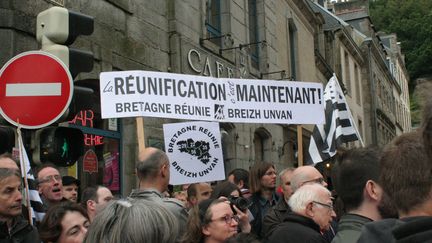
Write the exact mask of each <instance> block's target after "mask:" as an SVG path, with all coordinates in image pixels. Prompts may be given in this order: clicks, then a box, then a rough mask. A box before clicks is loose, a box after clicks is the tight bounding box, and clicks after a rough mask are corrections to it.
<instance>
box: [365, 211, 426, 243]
mask: <svg viewBox="0 0 432 243" xmlns="http://www.w3.org/2000/svg"><path fill="white" fill-rule="evenodd" d="M431 226H432V217H428V216H422V217H408V218H403V219H384V220H380V221H376V222H372V223H368V224H365V226H364V227H363V229H362V233H361V236H360V238H359V240H358V242H360V243H366V242H367V243H375V242H376V243H379V242H386V243H393V242H398V243H408V242H409V243H427V242H429V243H430V242H432V227H431Z"/></svg>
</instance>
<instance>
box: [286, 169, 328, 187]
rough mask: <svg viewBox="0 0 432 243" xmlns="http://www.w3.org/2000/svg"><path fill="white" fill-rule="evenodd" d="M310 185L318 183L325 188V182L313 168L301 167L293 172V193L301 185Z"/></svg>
mask: <svg viewBox="0 0 432 243" xmlns="http://www.w3.org/2000/svg"><path fill="white" fill-rule="evenodd" d="M311 183H318V184H321V185H323V186H324V187H327V182H326V181H325V180H324V178H323V176H322V175H321V173H320V172H319V171H318V170H317V169H315V167H313V166H301V167H298V168H297V169H295V170H294V172H293V175H292V178H291V188H292V190H293V191H296V190H297V189H298V188H299V187H301V186H302V185H305V184H311Z"/></svg>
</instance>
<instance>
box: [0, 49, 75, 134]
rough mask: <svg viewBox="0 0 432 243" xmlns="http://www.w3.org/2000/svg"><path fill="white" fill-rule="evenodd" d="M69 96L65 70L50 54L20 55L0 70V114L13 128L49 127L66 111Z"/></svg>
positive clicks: (67, 73)
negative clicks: (19, 126)
mask: <svg viewBox="0 0 432 243" xmlns="http://www.w3.org/2000/svg"><path fill="white" fill-rule="evenodd" d="M72 94H73V80H72V77H71V75H70V73H69V70H68V68H67V67H66V65H65V64H63V62H61V61H60V60H59V59H58V58H57V57H55V56H53V55H51V54H48V53H45V52H41V51H29V52H24V53H21V54H19V55H17V56H15V57H13V58H12V59H11V60H9V61H8V62H7V63H6V64H5V65H4V66H3V68H2V69H1V70H0V114H1V115H2V116H3V117H4V118H5V119H6V120H7V121H8V122H10V123H12V124H14V125H15V126H18V125H21V126H22V127H23V128H28V129H37V128H41V127H45V126H48V125H50V124H51V123H53V122H55V121H56V120H57V119H58V118H60V117H61V115H63V113H64V112H65V111H66V109H67V108H68V106H69V104H70V101H71V99H72Z"/></svg>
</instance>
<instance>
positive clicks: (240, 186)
mask: <svg viewBox="0 0 432 243" xmlns="http://www.w3.org/2000/svg"><path fill="white" fill-rule="evenodd" d="M237 186H238V187H239V188H243V187H244V181H243V180H240V181H239V183H238V185H237Z"/></svg>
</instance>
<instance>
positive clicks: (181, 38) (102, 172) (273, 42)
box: [0, 0, 409, 195]
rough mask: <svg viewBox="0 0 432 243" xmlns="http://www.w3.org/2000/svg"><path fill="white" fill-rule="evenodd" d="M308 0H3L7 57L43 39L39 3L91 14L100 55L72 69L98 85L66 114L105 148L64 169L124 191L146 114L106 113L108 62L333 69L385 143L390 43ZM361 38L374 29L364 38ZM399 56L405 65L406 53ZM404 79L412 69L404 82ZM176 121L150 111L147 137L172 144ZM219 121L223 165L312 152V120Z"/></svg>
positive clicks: (234, 69) (363, 122)
mask: <svg viewBox="0 0 432 243" xmlns="http://www.w3.org/2000/svg"><path fill="white" fill-rule="evenodd" d="M316 2H317V3H318V2H322V1H316ZM310 4H311V1H309V0H233V1H228V0H205V1H202V0H146V1H141V0H91V1H90V0H64V1H61V0H34V1H25V0H5V1H1V2H0V18H1V20H0V42H1V43H2V45H0V65H3V64H4V63H6V61H7V60H9V59H10V58H11V57H13V56H14V55H16V54H18V53H21V52H24V51H29V50H37V49H40V45H39V43H37V41H36V38H35V35H36V27H35V26H36V16H37V14H38V13H39V12H41V11H43V10H46V9H48V8H50V7H52V6H56V5H57V6H58V5H60V6H63V7H65V8H67V9H70V10H73V11H76V12H80V13H83V14H86V15H90V16H93V17H94V32H93V34H92V35H91V36H81V37H78V39H77V40H76V41H75V43H74V44H72V47H74V48H79V49H84V50H89V51H92V52H93V54H94V68H93V70H92V71H91V72H90V73H81V74H79V75H78V76H77V77H76V79H75V80H76V84H78V85H80V86H83V87H87V88H91V89H93V90H94V94H93V95H92V96H91V97H90V98H88V99H86V100H85V101H83V102H84V103H85V104H84V105H83V107H84V108H83V110H78V111H76V113H74V114H71V115H70V117H69V118H68V120H69V122H67V123H68V124H69V125H70V126H74V127H77V128H79V129H81V130H82V131H83V132H84V133H85V134H87V136H86V149H87V150H93V151H95V153H96V154H97V157H98V162H99V164H98V170H97V171H96V172H95V171H93V172H92V173H89V172H88V171H85V169H84V168H85V166H84V164H83V163H84V162H83V161H82V160H80V161H78V163H77V165H76V167H75V168H72V169H69V171H67V170H66V169H64V170H63V173H69V174H72V175H77V176H78V177H79V178H80V179H81V181H82V185H90V184H108V185H110V189H112V190H113V191H114V192H115V193H116V194H121V195H127V194H128V193H129V192H130V191H131V189H133V188H134V187H135V186H136V183H137V181H136V175H135V161H136V158H137V152H138V143H137V135H136V134H137V122H136V119H135V118H124V119H110V120H102V119H101V117H100V105H99V104H98V102H100V101H99V95H98V92H99V87H98V78H99V74H100V73H101V72H105V71H120V70H148V71H161V72H173V73H182V74H190V75H202V76H213V77H233V78H248V79H269V80H280V82H289V81H290V80H297V81H307V82H322V83H324V84H325V83H326V82H327V81H328V79H329V77H331V75H332V73H333V72H335V73H336V74H337V75H338V77H339V79H340V81H341V83H343V85H344V86H345V89H346V90H347V99H348V102H349V103H350V106H352V112H353V115H354V117H355V119H356V123H357V125H358V126H359V127H360V131H361V133H364V134H365V135H364V140H365V141H366V144H370V143H376V141H378V142H377V143H379V144H383V143H385V141H388V140H389V139H390V138H391V137H392V136H394V135H396V134H397V133H399V132H398V130H397V129H396V127H395V122H396V120H397V116H396V115H395V114H394V112H393V110H394V107H395V105H394V104H395V101H394V100H392V98H390V97H393V95H392V94H393V93H389V94H387V95H384V94H382V92H384V91H380V87H383V88H385V90H387V89H389V90H393V89H392V87H394V86H395V85H396V84H395V82H396V81H395V80H394V78H393V76H391V74H390V73H389V72H388V70H387V69H386V68H387V66H386V64H385V60H386V59H385V57H383V56H382V46H381V45H380V43H379V42H377V41H376V40H375V37H373V38H372V39H371V38H370V40H369V39H368V38H367V36H370V35H368V34H362V35H360V34H358V33H354V32H355V30H354V29H353V28H351V27H350V26H336V27H334V28H336V29H335V30H336V32H335V33H334V34H332V36H330V35H329V33H330V31H329V30H330V29H331V28H333V27H329V26H327V25H326V20H327V18H325V16H324V15H323V14H322V13H319V11H316V10H314V9H313V7H311V5H310ZM345 21H346V22H347V23H349V24H351V23H350V22H349V21H347V20H345ZM327 24H328V23H327ZM354 27H355V26H354ZM326 31H328V32H326ZM353 33H354V34H353ZM359 36H360V37H359ZM372 36H373V35H372ZM356 38H360V39H361V38H364V39H365V40H364V41H363V42H361V43H359V42H358V41H357V39H356ZM331 40H332V41H331ZM355 44H357V46H355ZM367 55H369V56H367ZM392 60H394V61H393V63H394V65H395V66H398V65H401V70H403V67H402V65H403V62H401V61H400V60H401V59H400V55H399V56H397V58H396V59H392ZM404 72H405V71H404ZM370 80H373V85H369V84H370ZM404 82H406V76H405V77H404V78H402V79H401V81H400V83H401V84H402V83H404ZM360 84H361V86H360ZM380 85H381V86H380ZM384 86H385V87H384ZM400 90H403V89H397V90H396V91H395V92H396V93H394V94H398V95H400V97H401V98H400V99H401V100H402V101H401V102H400V103H401V104H402V105H403V106H404V105H406V104H407V103H403V102H407V99H406V98H407V94H405V93H403V92H401V91H400ZM383 97H387V98H383ZM371 100H372V103H369V102H370V101H371ZM389 101H390V102H393V103H391V104H393V105H391V106H389V103H388V102H389ZM405 108H406V107H405V106H404V107H402V108H400V110H404V111H405V112H402V113H401V114H400V118H399V120H398V121H399V122H400V123H401V124H403V125H401V127H400V128H399V130H400V131H404V130H405V129H406V127H408V126H409V121H408V120H407V118H406V117H407V116H408V115H409V114H407V113H408V110H407V109H405ZM389 111H390V112H389ZM374 121H375V122H374ZM172 122H180V121H179V120H173V119H159V118H147V117H146V118H144V125H143V127H144V134H145V137H144V140H145V141H144V142H145V144H146V146H155V147H159V148H163V147H164V144H163V141H164V139H163V131H162V124H165V123H172ZM220 128H221V134H222V142H223V153H224V163H225V170H226V172H228V171H230V170H232V169H234V168H239V167H240V168H245V169H248V168H249V167H250V166H251V165H252V164H253V163H255V162H259V161H271V162H273V163H275V165H276V167H277V169H278V170H280V169H283V168H285V167H288V166H295V165H296V164H297V159H298V157H299V155H300V157H301V155H304V154H305V153H306V151H307V146H308V143H309V141H308V138H309V137H310V134H311V130H312V126H297V124H292V125H278V124H243V123H221V124H220ZM374 131H385V134H386V135H384V134H383V135H375V133H374ZM28 133H30V132H28ZM298 136H301V138H302V139H301V141H302V142H301V144H298V141H299V137H298ZM374 136H377V138H376V139H374ZM378 138H379V140H378ZM29 149H30V150H31V148H29ZM301 150H303V153H302V154H299V153H298V152H297V151H301ZM30 152H31V151H30Z"/></svg>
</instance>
